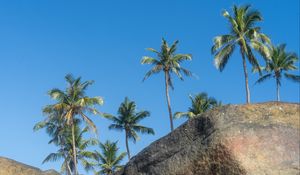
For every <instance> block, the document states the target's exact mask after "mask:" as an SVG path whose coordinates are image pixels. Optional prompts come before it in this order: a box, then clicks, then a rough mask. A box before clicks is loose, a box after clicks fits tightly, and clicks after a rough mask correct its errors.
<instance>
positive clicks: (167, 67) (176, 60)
mask: <svg viewBox="0 0 300 175" xmlns="http://www.w3.org/2000/svg"><path fill="white" fill-rule="evenodd" d="M178 43H179V41H178V40H177V41H175V42H174V43H173V44H172V45H171V47H169V46H168V43H167V41H166V40H165V39H162V45H161V50H160V51H156V50H155V49H153V48H148V49H147V50H149V51H151V52H154V53H155V54H156V56H157V58H153V57H149V56H144V57H143V58H142V61H141V63H142V64H150V65H153V67H152V69H151V70H150V71H148V72H147V73H146V75H145V77H144V80H145V79H147V78H148V77H150V76H151V75H152V74H156V73H159V72H161V71H163V72H166V73H168V74H169V75H170V74H171V73H174V74H175V75H176V76H178V77H179V78H180V79H181V80H183V76H182V72H183V74H184V75H186V76H191V75H192V73H191V72H190V71H189V70H187V69H185V68H183V67H182V66H181V65H180V64H181V63H182V62H183V61H185V60H192V55H191V54H175V52H176V50H177V44H178ZM168 82H169V85H170V86H171V87H172V88H173V83H172V79H171V77H170V76H169V78H168Z"/></svg>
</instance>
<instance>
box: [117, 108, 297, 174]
mask: <svg viewBox="0 0 300 175" xmlns="http://www.w3.org/2000/svg"><path fill="white" fill-rule="evenodd" d="M299 128H300V105H299V104H287V103H275V102H274V103H273V102H272V103H264V104H252V105H227V106H223V107H220V108H216V109H214V110H211V111H209V112H207V113H204V114H203V115H201V116H198V117H197V118H195V119H191V120H188V121H187V122H186V123H184V124H183V125H182V126H180V127H179V128H177V129H176V130H174V131H173V132H171V133H170V134H168V135H167V136H165V137H163V138H161V139H159V140H158V141H156V142H154V143H152V144H151V145H150V146H148V147H147V148H145V149H144V150H143V151H141V152H140V153H139V154H137V155H136V156H135V157H133V158H132V159H131V160H130V161H129V163H128V164H127V165H126V166H125V167H124V169H123V170H122V171H120V172H118V173H116V174H118V175H222V174H224V175H225V174H226V175H227V174H228V175H243V174H249V175H277V174H278V175H279V174H282V175H283V174H284V175H289V174H291V175H297V174H298V175H299V174H300V167H299V159H300V157H299V147H300V132H299Z"/></svg>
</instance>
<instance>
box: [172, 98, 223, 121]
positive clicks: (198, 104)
mask: <svg viewBox="0 0 300 175" xmlns="http://www.w3.org/2000/svg"><path fill="white" fill-rule="evenodd" d="M189 98H190V100H191V102H192V105H191V107H189V109H188V111H187V112H176V113H175V115H174V118H181V117H186V118H189V119H190V118H193V117H195V116H197V115H200V114H202V113H204V112H206V111H208V110H210V109H212V108H214V107H217V106H221V105H222V103H221V102H218V101H217V100H216V99H215V98H213V97H208V95H207V93H199V94H197V95H196V96H191V95H190V96H189Z"/></svg>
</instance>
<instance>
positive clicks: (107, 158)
mask: <svg viewBox="0 0 300 175" xmlns="http://www.w3.org/2000/svg"><path fill="white" fill-rule="evenodd" d="M99 147H100V150H101V153H100V152H98V151H95V155H94V157H95V160H96V161H97V163H96V165H95V166H96V167H99V168H100V169H101V170H100V171H96V172H95V175H105V174H106V175H111V174H113V173H114V172H116V171H118V170H119V169H120V168H122V166H121V165H120V163H121V161H122V160H123V159H124V157H125V156H126V153H125V152H123V153H121V154H119V155H118V150H119V148H118V147H117V142H110V141H109V140H107V141H106V142H105V143H104V144H103V143H100V144H99Z"/></svg>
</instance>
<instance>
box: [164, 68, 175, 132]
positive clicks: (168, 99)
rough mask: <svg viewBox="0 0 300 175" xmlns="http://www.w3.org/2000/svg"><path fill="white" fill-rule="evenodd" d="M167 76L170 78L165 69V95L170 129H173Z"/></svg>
mask: <svg viewBox="0 0 300 175" xmlns="http://www.w3.org/2000/svg"><path fill="white" fill-rule="evenodd" d="M169 78H170V77H169V73H168V72H167V71H165V83H166V97H167V103H168V110H169V118H170V126H171V131H173V130H174V126H173V117H172V110H171V104H170V96H169Z"/></svg>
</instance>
